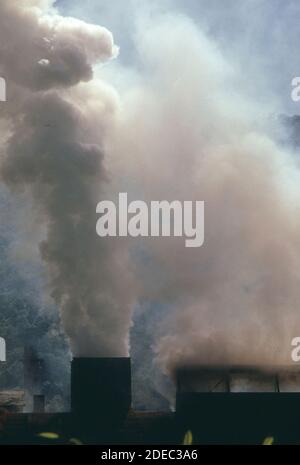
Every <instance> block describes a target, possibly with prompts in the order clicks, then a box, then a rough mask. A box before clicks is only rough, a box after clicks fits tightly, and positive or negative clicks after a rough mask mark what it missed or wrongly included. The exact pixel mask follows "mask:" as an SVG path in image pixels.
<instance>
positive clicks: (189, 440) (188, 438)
mask: <svg viewBox="0 0 300 465" xmlns="http://www.w3.org/2000/svg"><path fill="white" fill-rule="evenodd" d="M182 444H183V445H184V446H191V445H192V444H193V433H192V432H191V431H190V430H189V431H187V432H186V433H185V435H184V438H183V443H182Z"/></svg>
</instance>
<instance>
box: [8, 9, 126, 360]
mask: <svg viewBox="0 0 300 465" xmlns="http://www.w3.org/2000/svg"><path fill="white" fill-rule="evenodd" d="M46 3H48V4H49V2H46ZM43 4H44V5H45V2H37V1H35V2H28V1H21V2H20V1H13V2H12V1H11V0H4V1H2V2H1V6H0V43H1V44H3V45H2V46H1V50H0V74H1V75H2V76H4V77H5V78H6V79H7V82H8V83H9V87H10V95H9V103H8V106H7V107H6V111H5V116H6V117H7V115H8V114H9V116H10V121H9V124H8V128H9V129H8V135H7V141H6V145H5V154H4V156H3V160H2V177H3V180H4V181H5V182H6V183H7V184H8V185H9V186H11V187H12V188H14V187H16V188H20V187H23V188H25V189H27V190H28V189H29V191H30V193H31V194H32V198H33V209H34V210H35V214H34V218H35V220H36V221H40V222H42V223H43V224H45V226H46V237H45V238H44V239H43V240H42V242H41V243H40V252H41V256H42V258H43V260H44V261H45V262H46V263H47V265H48V269H49V276H50V283H49V284H50V287H51V294H52V296H53V298H54V299H55V301H56V302H57V304H58V306H59V308H60V309H61V315H62V321H63V323H64V327H65V330H66V332H67V334H68V336H69V338H70V341H71V347H72V350H73V353H74V354H80V355H106V356H120V355H126V354H127V352H128V330H129V327H130V323H131V309H132V304H133V300H132V293H131V282H130V277H129V276H130V271H129V266H128V264H127V252H126V249H124V248H123V246H121V245H120V244H111V243H110V242H109V241H106V242H101V241H99V240H98V238H97V236H96V233H95V221H96V216H95V208H96V204H97V202H98V201H99V199H100V198H101V194H102V189H103V187H102V186H104V184H105V182H106V181H107V180H108V178H107V175H106V173H105V168H104V166H103V154H102V151H103V145H104V143H105V134H106V131H107V130H108V127H109V126H110V124H112V122H113V118H114V112H115V109H116V107H117V99H116V97H115V94H114V92H113V91H110V90H109V89H108V88H107V87H105V86H103V85H102V86H101V85H100V84H99V85H98V86H97V84H95V83H93V84H90V85H89V84H87V85H85V86H84V85H83V86H82V88H81V87H80V86H77V88H76V90H74V89H73V88H72V86H74V85H76V84H78V83H80V82H81V81H89V80H90V79H91V78H92V66H93V65H94V64H96V63H98V62H102V61H103V60H106V59H109V58H112V57H114V56H115V54H116V51H117V48H116V47H115V46H114V44H113V39H112V36H111V34H110V33H109V32H108V31H107V30H106V29H104V28H101V27H98V26H91V25H89V24H85V23H83V22H80V21H77V20H74V19H69V18H62V17H60V16H57V15H56V14H55V13H54V12H53V11H49V14H45V13H43V12H42V11H41V10H40V9H39V8H38V6H42V5H43ZM48 6H49V8H50V7H51V5H48ZM96 115H97V116H96ZM96 117H97V119H96V120H95V118H96Z"/></svg>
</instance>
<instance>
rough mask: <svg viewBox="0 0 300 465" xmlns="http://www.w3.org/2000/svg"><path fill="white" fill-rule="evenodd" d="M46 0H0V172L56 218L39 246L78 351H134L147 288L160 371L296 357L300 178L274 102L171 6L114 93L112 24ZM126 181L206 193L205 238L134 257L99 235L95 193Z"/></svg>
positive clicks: (178, 194)
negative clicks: (247, 91) (265, 100)
mask: <svg viewBox="0 0 300 465" xmlns="http://www.w3.org/2000/svg"><path fill="white" fill-rule="evenodd" d="M42 3H44V7H45V8H46V7H47V5H46V4H47V3H48V7H49V8H50V9H51V5H49V2H37V1H35V2H28V1H27V2H25V1H23V2H16V1H15V2H12V1H8V0H7V1H5V0H4V1H2V2H1V6H0V12H1V15H0V43H1V44H2V43H5V44H6V45H5V46H3V47H2V48H1V49H0V73H2V74H3V75H4V77H7V78H8V79H9V82H10V83H13V95H12V97H11V102H12V103H8V107H7V111H8V113H9V114H10V121H9V124H8V125H7V128H6V130H7V131H8V136H7V143H6V153H5V156H4V159H3V162H2V176H3V179H4V180H5V182H6V183H7V184H9V185H10V186H16V187H19V186H25V187H26V188H29V189H30V191H31V193H32V195H33V199H34V203H33V205H34V208H35V209H37V210H38V217H39V218H40V219H41V221H42V222H43V223H45V225H46V229H47V236H46V238H45V239H44V240H43V242H42V243H41V246H40V249H41V254H42V257H43V259H44V260H45V261H46V262H47V264H48V268H49V270H50V277H51V282H50V285H51V290H52V295H53V297H54V298H55V299H56V302H57V303H58V305H59V307H60V308H61V312H62V319H63V322H64V325H65V328H66V330H67V333H68V335H69V336H70V339H71V343H72V348H73V351H74V352H75V353H79V354H81V355H83V354H92V355H122V354H125V353H126V351H127V342H128V330H129V327H130V324H131V311H132V308H133V303H134V301H135V299H136V298H141V299H142V300H143V302H152V303H153V302H155V303H157V302H158V303H159V305H160V306H161V308H162V309H164V310H162V316H161V320H162V321H161V324H160V325H159V326H160V334H157V339H158V340H157V341H156V351H157V359H158V361H159V363H160V366H161V367H163V369H164V370H166V371H171V370H172V369H173V368H175V367H176V366H178V365H180V364H186V363H194V362H195V363H217V364H219V363H254V364H257V363H285V362H289V361H290V357H289V353H290V342H291V339H292V337H294V336H295V335H297V334H295V331H296V332H297V328H298V327H299V326H300V314H299V311H298V305H299V300H300V266H299V265H300V260H299V259H300V256H299V250H300V249H299V247H300V234H299V227H300V221H299V205H300V203H299V201H300V190H299V181H300V173H299V168H298V166H297V162H296V161H295V160H294V155H293V154H292V153H289V152H288V150H287V149H283V148H282V147H280V146H279V145H278V144H277V143H276V142H275V141H274V140H273V137H272V136H271V134H272V133H273V132H274V127H272V125H274V121H273V120H271V119H268V118H267V117H269V115H270V114H271V113H272V112H273V111H274V108H273V106H272V105H271V104H270V106H269V107H267V108H263V107H261V106H260V105H259V104H258V103H256V102H255V101H253V100H249V99H248V98H247V97H246V96H244V95H242V94H243V92H242V91H241V89H242V87H243V86H241V85H240V83H241V76H240V75H239V74H238V72H237V71H236V69H235V63H231V64H230V65H229V64H228V63H227V62H226V60H225V59H224V57H223V56H222V54H221V52H220V50H218V48H217V47H216V45H215V44H214V43H212V42H211V41H210V40H209V39H208V38H207V37H206V36H205V35H203V34H202V33H201V32H200V31H199V30H198V29H197V28H196V26H195V25H194V24H193V23H192V22H191V21H189V20H187V19H184V18H183V17H176V16H166V15H163V16H160V15H154V16H153V15H152V16H151V15H150V16H149V17H148V19H147V20H143V21H142V20H139V21H138V26H139V27H138V32H137V34H136V35H135V37H136V46H137V50H138V52H139V56H140V64H139V67H138V69H139V71H134V72H133V71H132V70H130V73H128V70H126V69H124V68H122V66H121V65H120V66H117V65H116V66H115V67H114V66H112V68H111V71H109V70H105V72H104V74H105V76H106V79H108V78H109V77H110V75H111V74H113V73H114V72H115V73H118V78H117V79H115V81H118V82H119V83H120V82H121V85H120V95H119V97H117V96H116V93H115V92H114V91H113V90H112V89H111V88H109V87H108V86H107V85H105V84H104V83H101V82H99V81H98V80H97V79H92V71H93V66H94V65H95V64H97V63H98V62H102V61H103V60H105V59H109V58H112V57H114V56H116V54H117V49H116V47H115V46H114V45H113V40H112V37H111V34H110V33H109V32H108V31H106V30H105V29H103V28H100V27H98V26H90V25H87V24H85V23H82V22H79V21H75V20H73V19H68V18H61V17H59V16H57V15H55V14H53V12H51V11H49V13H48V14H46V13H42V12H41V10H40V9H39V8H38V5H40V6H41V5H42ZM29 4H31V8H25V5H27V6H28V5H29ZM33 5H35V6H34V7H33ZM147 21H150V24H149V22H147ZM2 34H3V36H2ZM2 37H5V41H4V40H3V39H2ZM24 57H26V59H24ZM128 77H130V78H134V79H132V80H129V79H128ZM86 81H87V83H85V84H84V83H83V82H86ZM119 99H120V102H121V105H120V106H119V104H118V101H119ZM8 113H7V112H6V115H7V114H8ZM271 123H272V124H271ZM121 191H127V192H128V193H129V195H130V197H131V198H134V199H144V200H149V201H150V200H170V201H171V200H182V201H184V200H204V201H205V203H206V207H205V244H204V246H203V247H201V248H199V249H187V248H185V247H184V241H183V240H181V239H178V238H176V239H174V238H170V239H168V238H156V239H151V238H150V239H143V240H142V241H138V239H134V240H133V242H132V243H131V244H132V247H133V249H134V254H131V255H130V260H129V258H128V257H129V251H130V248H129V244H127V243H124V242H123V240H122V241H121V240H115V241H113V242H112V241H110V240H109V239H108V238H106V239H104V240H100V239H99V238H98V237H97V236H96V232H95V223H96V218H95V207H96V204H97V202H98V201H99V200H101V198H103V197H106V196H107V195H108V193H109V192H110V193H111V194H112V195H113V196H115V194H116V193H117V192H121ZM130 261H132V262H133V261H134V262H135V265H136V268H137V272H136V275H135V283H134V285H133V284H132V279H133V278H132V273H131V271H130V267H129V262H130ZM136 289H139V294H138V295H137V292H136ZM144 307H145V308H149V305H145V306H144ZM150 307H151V306H150ZM155 327H156V328H157V327H158V325H157V324H156V326H155Z"/></svg>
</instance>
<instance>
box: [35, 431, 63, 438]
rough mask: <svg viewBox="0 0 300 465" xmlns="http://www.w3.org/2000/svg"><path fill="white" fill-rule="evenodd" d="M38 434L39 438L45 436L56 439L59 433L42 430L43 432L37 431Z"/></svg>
mask: <svg viewBox="0 0 300 465" xmlns="http://www.w3.org/2000/svg"><path fill="white" fill-rule="evenodd" d="M38 436H39V437H40V438H45V439H58V438H59V435H58V434H57V433H50V432H48V431H47V432H44V433H39V434H38Z"/></svg>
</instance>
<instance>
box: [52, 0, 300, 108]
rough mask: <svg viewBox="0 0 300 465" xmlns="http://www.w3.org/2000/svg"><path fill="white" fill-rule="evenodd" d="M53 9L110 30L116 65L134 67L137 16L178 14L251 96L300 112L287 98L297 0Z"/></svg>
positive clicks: (296, 68) (103, 1) (103, 0)
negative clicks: (210, 41)
mask: <svg viewBox="0 0 300 465" xmlns="http://www.w3.org/2000/svg"><path fill="white" fill-rule="evenodd" d="M57 6H58V8H59V9H60V10H61V11H62V12H63V13H64V14H68V15H74V16H76V17H79V18H81V19H85V20H87V21H90V22H96V23H99V24H101V25H104V26H105V27H107V28H108V29H109V30H110V31H112V33H113V35H114V37H115V41H116V43H117V44H118V45H119V46H120V48H121V51H120V57H119V61H120V62H122V63H124V64H130V65H134V64H135V61H136V60H135V59H136V56H135V50H134V44H133V40H132V39H133V37H134V34H135V25H136V22H137V18H138V17H139V16H140V14H141V13H143V15H145V14H147V15H151V12H153V11H155V10H161V11H165V12H172V13H174V12H176V13H177V12H178V14H184V15H187V16H188V17H190V18H192V19H193V20H194V22H195V23H196V24H198V25H199V26H200V27H201V28H202V29H204V30H205V31H206V32H207V33H208V35H209V36H211V37H213V38H214V39H215V40H216V41H217V44H218V46H219V47H220V49H221V50H222V52H223V53H225V55H226V56H227V57H228V59H229V61H230V62H235V63H236V64H237V66H239V67H240V68H241V69H242V70H243V76H244V85H245V88H246V89H247V90H248V92H249V93H250V95H251V97H252V98H257V99H258V100H261V99H263V100H266V99H274V98H275V96H276V97H277V98H278V100H279V105H281V106H282V109H283V111H286V112H288V113H291V114H299V113H300V104H299V103H298V104H297V103H295V102H293V101H292V100H291V96H290V95H291V80H292V78H293V77H295V76H298V75H300V47H299V42H300V41H299V18H300V2H299V1H298V0H285V1H281V0H242V1H239V0H210V1H207V0H159V1H157V0H151V1H145V0H126V1H124V0H87V1H85V2H82V1H78V0H58V1H57Z"/></svg>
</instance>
